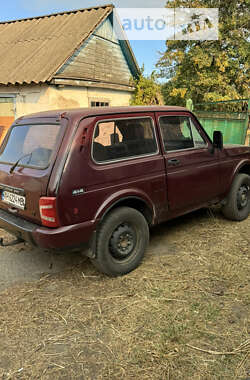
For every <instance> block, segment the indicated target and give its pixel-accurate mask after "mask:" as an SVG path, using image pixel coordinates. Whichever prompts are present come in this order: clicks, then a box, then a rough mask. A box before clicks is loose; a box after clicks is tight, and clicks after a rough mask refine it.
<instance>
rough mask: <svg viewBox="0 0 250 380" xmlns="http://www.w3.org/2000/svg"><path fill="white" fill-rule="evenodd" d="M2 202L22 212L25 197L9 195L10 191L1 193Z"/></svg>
mask: <svg viewBox="0 0 250 380" xmlns="http://www.w3.org/2000/svg"><path fill="white" fill-rule="evenodd" d="M2 201H3V202H5V203H8V204H10V205H12V206H15V207H17V208H20V209H21V210H24V208H25V197H24V196H23V195H18V194H14V193H11V192H10V191H5V190H3V191H2Z"/></svg>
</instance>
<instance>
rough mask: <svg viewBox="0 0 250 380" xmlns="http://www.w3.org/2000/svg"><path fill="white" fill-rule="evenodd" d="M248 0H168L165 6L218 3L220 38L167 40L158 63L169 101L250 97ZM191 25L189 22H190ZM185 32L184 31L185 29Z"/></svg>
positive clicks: (183, 103)
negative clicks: (164, 80) (210, 39)
mask: <svg viewBox="0 0 250 380" xmlns="http://www.w3.org/2000/svg"><path fill="white" fill-rule="evenodd" d="M249 5H250V3H249V0H230V1H225V0H224V1H221V0H175V1H172V0H168V1H167V4H166V7H168V8H170V7H171V8H173V7H176V8H177V7H186V8H192V7H193V8H195V7H201V8H202V7H204V8H212V7H215V8H216V7H219V40H218V41H166V51H165V52H164V53H163V54H162V56H161V58H160V60H159V61H158V63H157V67H158V69H159V73H160V76H161V77H163V78H166V79H167V83H165V84H164V85H163V89H162V93H163V97H164V102H165V103H166V104H179V105H185V103H186V99H188V98H192V99H193V102H194V104H195V103H201V102H210V101H218V100H230V99H240V98H248V97H249V96H250V93H249V66H250V46H249V45H250V43H249V38H250V37H249V30H248V29H247V26H248V22H249V17H250V15H249ZM188 27H190V26H188ZM184 33H185V31H184Z"/></svg>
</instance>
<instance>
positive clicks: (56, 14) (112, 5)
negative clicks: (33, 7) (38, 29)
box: [0, 3, 115, 24]
mask: <svg viewBox="0 0 250 380" xmlns="http://www.w3.org/2000/svg"><path fill="white" fill-rule="evenodd" d="M114 7H115V6H114V4H112V3H109V4H104V5H96V6H93V7H88V8H80V9H72V10H71V11H62V12H57V13H50V14H45V15H41V16H34V17H26V18H20V19H16V20H7V21H0V24H11V23H14V22H20V21H28V20H35V19H39V18H44V17H52V16H59V15H64V14H70V13H76V12H84V11H88V10H91V9H100V8H114Z"/></svg>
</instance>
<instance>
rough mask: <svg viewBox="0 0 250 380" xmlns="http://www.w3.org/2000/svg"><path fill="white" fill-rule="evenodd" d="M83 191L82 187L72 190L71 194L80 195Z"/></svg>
mask: <svg viewBox="0 0 250 380" xmlns="http://www.w3.org/2000/svg"><path fill="white" fill-rule="evenodd" d="M84 193H85V191H84V189H75V190H72V195H74V196H75V195H81V194H84Z"/></svg>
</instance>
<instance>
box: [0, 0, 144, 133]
mask: <svg viewBox="0 0 250 380" xmlns="http://www.w3.org/2000/svg"><path fill="white" fill-rule="evenodd" d="M113 8H114V7H113V5H105V6H100V7H92V8H87V9H80V10H74V11H70V12H63V13H57V14H53V15H48V16H41V17H34V18H28V19H23V20H14V21H7V22H2V23H0V47H1V56H0V126H2V131H0V134H1V132H2V137H3V135H4V134H5V132H6V128H8V127H9V126H10V125H11V123H12V122H13V120H14V119H15V118H17V117H20V116H22V115H25V114H29V113H33V112H36V111H43V110H50V109H57V108H74V107H91V106H106V105H111V106H123V105H124V106H125V105H128V104H129V100H130V97H131V94H132V92H133V90H134V87H133V85H132V84H131V78H132V77H134V78H135V77H137V76H138V74H139V67H138V64H137V62H136V59H135V57H134V54H133V52H132V50H131V47H130V44H129V42H128V41H127V40H118V39H117V38H116V35H115V31H114V29H113V28H112V21H113Z"/></svg>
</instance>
